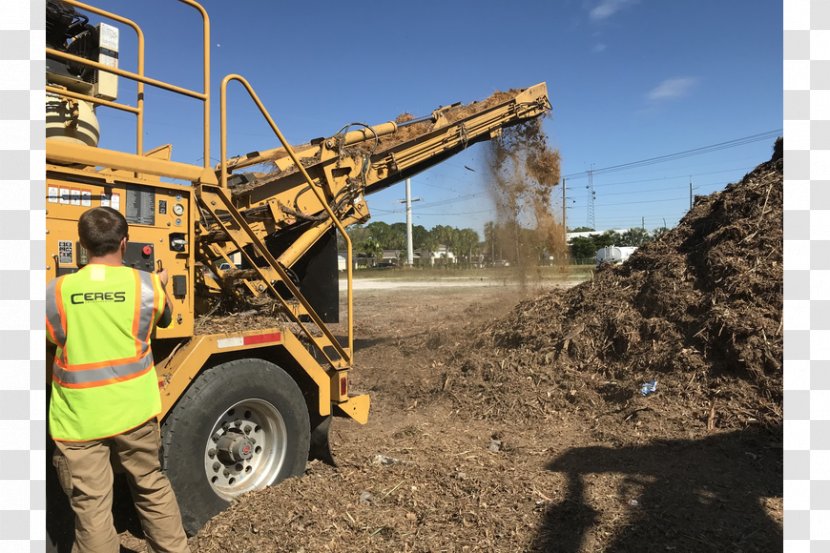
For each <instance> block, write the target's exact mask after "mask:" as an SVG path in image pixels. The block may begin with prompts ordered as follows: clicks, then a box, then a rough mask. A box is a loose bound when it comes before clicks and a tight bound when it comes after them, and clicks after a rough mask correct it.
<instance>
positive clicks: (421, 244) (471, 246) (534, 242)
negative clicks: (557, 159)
mask: <svg viewBox="0 0 830 553" xmlns="http://www.w3.org/2000/svg"><path fill="white" fill-rule="evenodd" d="M568 231H569V232H593V231H594V229H591V228H588V227H578V228H574V229H568ZM665 231H666V229H663V228H659V229H656V230H655V231H654V232H651V233H650V232H649V231H647V230H645V229H642V228H639V227H635V228H631V229H628V230H627V231H625V232H622V233H620V232H617V231H605V232H603V233H601V234H593V235H589V236H577V237H574V238H573V239H571V241H570V243H569V244H568V245H567V246H565V245H564V237H562V227H561V226H559V227H558V230H557V229H549V230H548V231H547V232H540V230H539V229H527V228H524V227H522V226H521V225H517V224H515V223H512V224H511V223H495V222H488V223H485V225H484V237H483V240H482V239H481V238H480V237H479V235H478V233H477V232H476V231H475V230H473V229H471V228H462V229H459V228H456V227H452V226H449V225H436V226H434V227H432V228H431V229H427V228H426V227H424V226H423V225H413V226H412V247H413V249H414V250H415V251H419V250H420V251H423V252H435V251H437V250H438V248H439V246H446V247H447V248H449V250H450V251H451V252H452V253H453V255H454V256H455V258H456V260H457V263H458V264H460V265H461V266H470V265H473V264H481V263H485V264H497V265H498V264H542V265H547V264H551V263H553V262H563V261H564V262H567V261H570V260H574V261H577V262H586V261H588V260H593V259H594V258H595V255H596V252H597V250H599V249H600V248H604V247H606V246H638V247H639V246H642V245H643V244H645V243H647V242H649V241H651V240H654V239H655V238H656V237H658V236H660V235H661V234H662V233H663V232H665ZM348 233H349V237H350V238H351V241H352V247H353V250H354V252H355V253H357V254H362V255H363V256H366V257H370V258H374V259H376V260H380V258H381V257H382V254H383V251H384V250H397V251H400V252H406V224H405V223H392V224H388V223H384V222H382V221H375V222H372V223H369V224H368V225H352V226H351V227H349V229H348ZM339 246H340V248H341V249H343V248H344V247H345V246H344V245H343V244H342V242H340V244H339ZM402 257H403V256H402ZM567 258H570V259H567Z"/></svg>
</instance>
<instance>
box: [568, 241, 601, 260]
mask: <svg viewBox="0 0 830 553" xmlns="http://www.w3.org/2000/svg"><path fill="white" fill-rule="evenodd" d="M593 238H594V237H592V236H576V237H574V238H572V239H571V257H573V258H574V259H576V260H584V259H589V258H590V259H593V258H594V257H595V256H596V253H597V250H598V249H599V248H597V246H596V243H595V242H594V239H593Z"/></svg>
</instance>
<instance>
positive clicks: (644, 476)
mask: <svg viewBox="0 0 830 553" xmlns="http://www.w3.org/2000/svg"><path fill="white" fill-rule="evenodd" d="M548 287H550V285H548ZM539 292H540V291H539V290H536V289H526V290H525V291H524V294H523V293H522V292H521V291H520V290H519V289H518V288H517V287H515V286H502V287H475V286H465V287H430V288H420V289H418V288H406V289H394V288H393V289H378V290H359V291H357V292H356V293H355V317H356V321H355V323H356V324H355V327H356V331H355V335H356V336H357V337H358V339H357V343H356V365H355V370H354V371H353V373H352V375H353V383H352V385H353V388H354V389H355V390H359V391H365V392H368V393H369V394H370V395H371V398H372V411H371V417H370V421H369V423H368V424H367V425H366V426H359V425H357V424H355V423H353V422H349V421H345V420H336V421H335V423H334V424H333V427H332V442H333V449H334V451H335V456H336V458H337V460H338V463H339V466H338V467H337V468H332V467H329V466H327V465H323V464H320V463H317V462H315V463H312V464H311V465H310V466H309V469H308V471H307V474H306V475H305V477H303V478H300V479H294V480H291V481H287V482H284V483H282V484H281V485H279V486H276V487H274V488H270V489H267V490H263V491H260V492H255V493H252V494H249V495H248V496H246V497H244V498H242V499H241V500H239V501H238V502H237V503H236V504H235V505H234V506H232V507H231V508H230V509H229V510H228V511H226V512H225V513H223V514H222V515H219V516H217V517H215V518H214V519H213V520H212V521H211V522H209V523H208V525H207V526H206V527H205V528H204V529H203V530H202V531H201V532H200V533H199V535H198V536H197V537H195V538H194V539H193V540H191V541H192V548H193V550H194V552H199V553H212V552H219V551H239V552H259V551H269V552H270V551H275V552H276V551H279V552H282V551H285V552H306V553H311V552H317V551H372V552H375V551H377V552H380V551H390V552H391V551H396V552H397V551H424V552H426V551H430V552H438V551H447V552H453V551H458V552H462V551H504V552H508V551H556V552H563V553H570V552H573V553H576V552H589V551H608V552H629V551H632V552H633V551H661V552H662V551H712V552H714V551H732V552H750V551H758V552H762V551H770V550H775V549H777V548H778V547H779V545H780V543H781V540H782V488H781V486H782V484H781V479H782V462H781V447H782V443H781V438H782V437H781V432H780V429H778V430H776V429H768V428H767V429H763V428H755V427H752V426H748V427H746V428H743V429H738V430H735V429H729V430H725V431H719V430H717V429H715V430H712V431H708V430H707V429H706V426H705V425H703V424H700V421H698V420H689V421H688V429H687V430H686V431H685V432H683V433H680V434H678V432H677V431H676V430H675V429H674V427H672V429H671V430H670V431H668V432H667V431H666V428H664V425H663V420H664V419H665V415H666V414H667V413H666V411H667V410H670V409H671V404H670V403H667V402H665V401H661V393H660V391H659V388H658V392H656V393H655V394H652V395H650V396H648V397H645V398H643V397H639V396H638V397H636V399H635V400H633V401H632V402H630V403H629V404H627V405H626V406H624V407H620V408H619V409H618V410H616V411H611V412H601V411H596V410H591V409H588V408H585V407H583V406H580V405H579V404H578V403H575V404H574V405H576V408H568V407H564V408H561V409H553V410H549V411H545V412H544V413H543V414H540V415H541V416H539V417H537V418H536V419H535V420H534V423H533V424H526V419H525V418H524V417H518V418H515V417H513V416H511V410H510V409H503V410H501V411H500V412H499V413H497V414H495V415H494V413H493V412H490V413H487V412H486V410H487V407H486V405H487V404H488V402H487V399H488V398H487V394H488V393H493V391H488V390H487V389H484V388H482V390H481V392H480V394H481V396H482V397H481V399H482V401H481V403H479V404H478V405H480V406H481V407H480V408H479V409H461V408H459V407H458V405H459V402H458V401H455V400H454V398H453V393H452V389H453V386H452V382H451V381H448V378H452V377H451V376H450V375H451V374H452V373H451V372H449V371H447V369H446V367H447V364H452V363H453V359H452V358H451V356H452V355H453V354H454V352H455V351H456V348H457V345H458V344H459V343H462V342H467V341H469V340H470V339H471V333H474V332H476V331H478V330H479V329H480V328H481V326H480V325H481V324H482V323H486V322H489V321H492V320H493V319H494V318H497V317H500V316H505V315H507V314H508V313H509V311H510V310H511V309H512V307H513V306H514V305H515V304H516V303H517V302H518V301H519V300H520V299H522V297H523V296H525V297H534V296H536V295H538V294H539ZM439 307H440V308H439ZM484 353H485V354H486V353H487V352H484ZM448 356H450V357H448ZM529 386H530V383H529ZM448 391H449V392H448Z"/></svg>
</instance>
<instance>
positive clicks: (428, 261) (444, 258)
mask: <svg viewBox="0 0 830 553" xmlns="http://www.w3.org/2000/svg"><path fill="white" fill-rule="evenodd" d="M416 253H417V255H416V258H417V259H419V260H420V264H421V265H429V266H433V265H443V264H449V265H453V264H455V263H457V262H458V259H457V258H456V257H455V254H454V253H453V252H452V250H450V248H449V246H445V245H444V244H438V246H436V248H435V249H434V250H432V251H430V250H428V249H426V248H421V249H420V250H417V252H416Z"/></svg>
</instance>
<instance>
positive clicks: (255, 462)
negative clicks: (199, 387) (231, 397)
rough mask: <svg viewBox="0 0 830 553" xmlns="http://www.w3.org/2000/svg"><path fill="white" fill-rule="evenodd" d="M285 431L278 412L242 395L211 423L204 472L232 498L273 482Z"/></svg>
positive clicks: (218, 490)
mask: <svg viewBox="0 0 830 553" xmlns="http://www.w3.org/2000/svg"><path fill="white" fill-rule="evenodd" d="M287 437H288V433H287V431H286V428H285V421H284V420H283V418H282V415H281V414H280V412H279V411H278V410H277V409H276V408H275V407H274V406H273V405H271V404H270V403H269V402H267V401H264V400H261V399H253V398H251V399H245V400H242V401H240V402H238V403H235V404H234V405H232V406H230V407H229V408H227V409H225V411H224V412H223V413H222V414H221V415H220V416H219V418H218V419H217V420H216V422H215V423H214V424H213V428H212V430H211V433H210V435H209V436H208V438H207V443H206V445H205V454H204V458H205V476H206V477H207V480H208V482H209V483H210V486H211V487H212V488H213V491H215V492H216V494H217V495H219V496H220V497H222V498H224V499H226V500H231V499H233V498H234V497H236V496H238V495H241V494H243V493H245V492H249V491H251V490H257V489H260V488H264V487H266V486H268V485H270V484H273V483H274V481H275V480H276V478H277V475H278V474H279V473H280V470H281V469H282V466H283V464H284V463H285V457H286V450H287V447H286V443H287Z"/></svg>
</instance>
